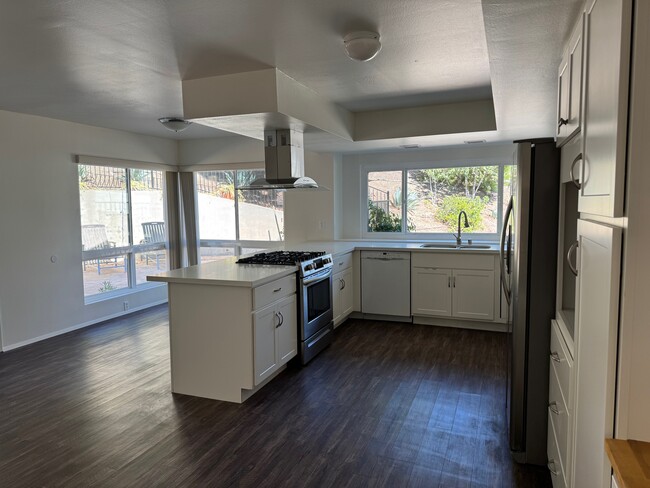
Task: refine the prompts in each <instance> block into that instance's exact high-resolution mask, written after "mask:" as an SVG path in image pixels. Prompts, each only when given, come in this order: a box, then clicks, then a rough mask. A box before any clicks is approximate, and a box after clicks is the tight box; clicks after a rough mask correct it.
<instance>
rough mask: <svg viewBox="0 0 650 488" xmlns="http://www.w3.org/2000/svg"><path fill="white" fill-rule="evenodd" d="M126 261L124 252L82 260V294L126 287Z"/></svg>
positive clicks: (127, 284) (86, 295)
mask: <svg viewBox="0 0 650 488" xmlns="http://www.w3.org/2000/svg"><path fill="white" fill-rule="evenodd" d="M127 263H128V257H127V255H126V254H124V255H120V256H114V257H110V258H102V259H88V260H85V261H83V280H84V296H85V297H89V296H93V295H99V294H103V293H108V292H111V291H115V290H120V289H123V288H128V287H129V278H128V274H127V268H128V265H127Z"/></svg>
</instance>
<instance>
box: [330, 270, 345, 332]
mask: <svg viewBox="0 0 650 488" xmlns="http://www.w3.org/2000/svg"><path fill="white" fill-rule="evenodd" d="M342 295H343V273H342V272H341V273H336V274H335V275H334V276H332V312H333V314H334V319H333V322H334V324H335V325H338V323H339V322H340V320H341V315H342V313H343V296H342Z"/></svg>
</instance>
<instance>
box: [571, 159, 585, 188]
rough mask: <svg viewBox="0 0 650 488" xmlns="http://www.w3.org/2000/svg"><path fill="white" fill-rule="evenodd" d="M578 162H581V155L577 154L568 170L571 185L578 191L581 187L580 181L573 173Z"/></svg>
mask: <svg viewBox="0 0 650 488" xmlns="http://www.w3.org/2000/svg"><path fill="white" fill-rule="evenodd" d="M578 161H582V153H580V154H578V155H577V156H576V157H575V159H574V160H573V162H572V163H571V168H569V178H570V179H571V183H573V184H574V185H575V187H576V188H577V189H578V190H579V189H580V188H581V187H582V184H581V183H580V181H579V180H578V179H577V178H576V177H575V175H574V173H573V171H574V169H575V167H576V164H577V163H578Z"/></svg>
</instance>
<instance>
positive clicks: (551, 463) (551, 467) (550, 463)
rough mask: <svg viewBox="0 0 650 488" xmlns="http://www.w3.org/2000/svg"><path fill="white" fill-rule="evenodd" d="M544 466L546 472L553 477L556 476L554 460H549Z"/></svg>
mask: <svg viewBox="0 0 650 488" xmlns="http://www.w3.org/2000/svg"><path fill="white" fill-rule="evenodd" d="M546 466H547V467H548V470H549V471H550V472H551V474H552V475H553V476H557V475H558V472H557V470H556V469H555V459H549V460H548V464H547V465H546Z"/></svg>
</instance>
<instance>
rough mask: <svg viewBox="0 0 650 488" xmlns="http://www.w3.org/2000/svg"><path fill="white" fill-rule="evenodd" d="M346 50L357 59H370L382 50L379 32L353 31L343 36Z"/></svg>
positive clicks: (351, 56)
mask: <svg viewBox="0 0 650 488" xmlns="http://www.w3.org/2000/svg"><path fill="white" fill-rule="evenodd" d="M343 45H344V46H345V52H346V53H347V54H348V56H349V58H350V59H354V60H355V61H370V60H371V59H372V58H374V57H375V56H377V53H378V52H379V51H381V42H379V34H377V33H376V32H369V31H359V32H351V33H350V34H348V35H347V36H345V37H344V38H343Z"/></svg>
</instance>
